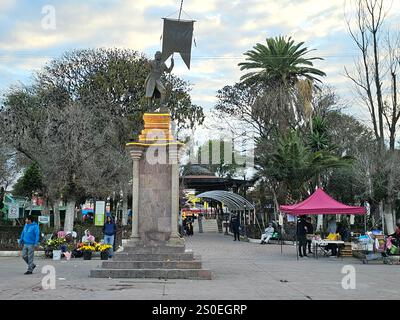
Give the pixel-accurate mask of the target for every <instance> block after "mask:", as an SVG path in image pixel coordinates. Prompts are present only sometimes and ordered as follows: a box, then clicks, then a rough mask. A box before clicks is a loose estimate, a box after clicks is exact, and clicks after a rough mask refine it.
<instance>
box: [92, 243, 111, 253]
mask: <svg viewBox="0 0 400 320" xmlns="http://www.w3.org/2000/svg"><path fill="white" fill-rule="evenodd" d="M111 248H112V246H111V245H110V244H97V246H96V251H100V252H104V251H107V250H109V249H111Z"/></svg>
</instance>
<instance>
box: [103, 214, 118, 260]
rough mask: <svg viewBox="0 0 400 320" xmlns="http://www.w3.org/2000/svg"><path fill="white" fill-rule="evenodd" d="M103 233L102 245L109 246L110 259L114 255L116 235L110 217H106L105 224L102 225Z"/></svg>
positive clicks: (115, 226)
mask: <svg viewBox="0 0 400 320" xmlns="http://www.w3.org/2000/svg"><path fill="white" fill-rule="evenodd" d="M103 233H104V243H105V244H109V245H111V249H110V251H109V254H108V256H109V257H110V258H112V256H113V254H114V250H113V248H114V238H115V234H116V233H117V225H116V224H115V222H114V221H113V219H112V218H111V216H107V218H106V222H105V223H104V226H103Z"/></svg>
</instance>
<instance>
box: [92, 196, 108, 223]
mask: <svg viewBox="0 0 400 320" xmlns="http://www.w3.org/2000/svg"><path fill="white" fill-rule="evenodd" d="M105 209H106V202H105V201H96V209H95V214H94V225H95V226H102V225H104V215H105Z"/></svg>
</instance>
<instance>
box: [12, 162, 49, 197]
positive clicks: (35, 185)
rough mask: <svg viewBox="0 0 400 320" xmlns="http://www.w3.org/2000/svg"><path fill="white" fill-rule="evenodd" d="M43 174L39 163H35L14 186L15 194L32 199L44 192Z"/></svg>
mask: <svg viewBox="0 0 400 320" xmlns="http://www.w3.org/2000/svg"><path fill="white" fill-rule="evenodd" d="M43 187H44V186H43V182H42V172H41V170H40V167H39V165H38V163H37V162H33V163H32V164H31V165H30V166H29V167H28V168H27V169H26V171H25V173H24V175H23V176H22V177H21V178H19V179H18V181H17V182H16V184H15V185H14V189H13V192H12V193H13V194H14V195H16V196H22V197H31V196H32V194H33V193H35V192H42V191H43Z"/></svg>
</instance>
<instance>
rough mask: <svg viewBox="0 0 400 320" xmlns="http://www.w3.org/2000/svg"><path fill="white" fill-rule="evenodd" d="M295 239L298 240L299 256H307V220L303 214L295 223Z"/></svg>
mask: <svg viewBox="0 0 400 320" xmlns="http://www.w3.org/2000/svg"><path fill="white" fill-rule="evenodd" d="M297 239H298V241H299V256H300V257H303V256H304V257H307V251H306V249H307V222H306V217H305V216H300V221H299V222H298V224H297ZM302 249H303V252H302V251H301V250H302Z"/></svg>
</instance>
